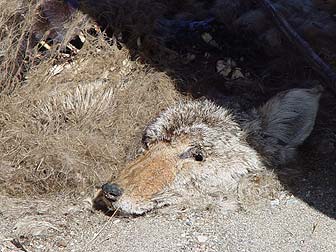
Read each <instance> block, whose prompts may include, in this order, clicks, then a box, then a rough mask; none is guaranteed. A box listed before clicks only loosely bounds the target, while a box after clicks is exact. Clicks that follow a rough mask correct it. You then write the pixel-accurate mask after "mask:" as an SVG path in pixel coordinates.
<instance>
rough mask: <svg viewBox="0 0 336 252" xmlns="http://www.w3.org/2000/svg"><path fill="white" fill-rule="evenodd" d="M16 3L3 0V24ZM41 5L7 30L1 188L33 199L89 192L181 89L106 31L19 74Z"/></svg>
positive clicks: (0, 100)
mask: <svg viewBox="0 0 336 252" xmlns="http://www.w3.org/2000/svg"><path fill="white" fill-rule="evenodd" d="M14 3H18V2H17V1H13V2H12V4H13V6H12V7H10V6H9V5H8V6H6V4H5V2H4V1H1V2H0V9H1V10H2V11H1V12H2V14H1V19H0V24H2V25H3V24H4V22H5V20H6V19H7V20H9V18H13V15H12V14H10V13H9V11H8V8H12V13H17V12H18V11H19V10H21V9H20V8H21V7H20V6H19V8H18V7H17V6H14V5H15V4H14ZM34 4H35V3H31V2H30V3H29V8H28V9H25V12H24V16H21V17H20V18H19V19H20V21H19V23H17V26H15V25H12V26H10V28H8V29H9V30H8V31H7V32H3V30H4V29H3V28H2V29H1V36H0V38H1V58H0V59H1V67H3V66H6V68H5V72H2V75H1V89H2V93H1V95H0V169H1V170H0V188H1V189H0V190H1V193H5V194H9V195H15V196H29V197H31V196H34V195H40V194H49V193H57V192H60V191H65V192H85V191H87V190H90V189H91V188H92V187H93V186H95V185H98V184H99V183H101V182H103V181H105V180H106V179H108V177H109V176H110V175H111V174H114V173H116V172H117V170H118V169H119V168H121V167H122V166H123V164H124V163H125V162H126V160H127V159H129V158H131V157H132V156H134V155H135V152H136V149H137V147H139V144H140V139H141V132H142V130H143V128H144V127H145V125H146V124H147V122H148V121H149V120H150V119H151V118H153V116H155V114H157V113H158V112H159V111H161V110H162V109H163V108H165V107H167V106H168V105H169V104H171V103H173V102H174V101H175V100H176V99H177V98H178V94H177V92H176V91H175V88H174V83H173V81H172V80H171V79H170V78H169V77H168V76H167V75H166V74H164V73H162V72H158V71H154V70H152V69H150V68H149V67H148V66H146V65H143V64H141V63H140V62H138V61H131V60H130V55H129V53H128V51H127V50H124V49H122V50H119V49H118V48H117V47H115V46H113V45H110V44H109V43H108V42H107V41H106V39H105V38H104V37H103V35H102V34H100V35H99V36H98V37H95V38H94V37H91V36H89V35H86V36H87V39H86V42H85V44H84V47H83V48H82V49H81V50H80V52H79V54H78V55H76V56H75V57H74V58H73V59H71V60H69V61H59V59H58V58H59V57H58V56H59V55H58V54H57V53H59V51H57V50H56V49H55V50H54V51H53V52H52V53H50V55H49V57H44V58H43V59H42V60H41V61H40V62H39V63H38V64H28V67H27V71H26V73H25V75H24V77H23V78H22V77H21V78H19V77H17V76H16V73H17V71H18V70H15V71H13V69H16V66H15V64H17V61H16V60H17V59H16V57H17V56H18V54H17V53H18V52H19V51H20V43H21V42H22V40H23V39H24V33H25V32H24V30H25V31H26V30H29V29H30V28H31V24H30V20H33V18H32V16H31V15H33V12H32V11H31V10H32V9H33V7H32V6H33V5H34ZM4 6H5V7H6V8H5V9H2V8H1V7H4ZM73 22H76V21H73ZM2 25H1V27H2ZM73 27H75V25H74V26H73ZM5 30H6V29H5ZM5 91H10V92H5Z"/></svg>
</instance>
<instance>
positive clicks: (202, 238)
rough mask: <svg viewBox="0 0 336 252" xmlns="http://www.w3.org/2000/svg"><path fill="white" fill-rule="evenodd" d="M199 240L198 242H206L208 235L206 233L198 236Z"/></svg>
mask: <svg viewBox="0 0 336 252" xmlns="http://www.w3.org/2000/svg"><path fill="white" fill-rule="evenodd" d="M197 240H198V242H200V243H205V242H206V241H207V240H208V237H207V236H205V235H198V236H197Z"/></svg>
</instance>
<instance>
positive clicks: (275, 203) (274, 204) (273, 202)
mask: <svg viewBox="0 0 336 252" xmlns="http://www.w3.org/2000/svg"><path fill="white" fill-rule="evenodd" d="M279 205H280V200H278V199H275V200H272V201H271V206H272V207H277V206H279Z"/></svg>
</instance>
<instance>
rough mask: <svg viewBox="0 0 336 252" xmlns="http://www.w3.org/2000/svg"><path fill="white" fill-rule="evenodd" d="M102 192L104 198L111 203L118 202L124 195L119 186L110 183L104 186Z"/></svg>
mask: <svg viewBox="0 0 336 252" xmlns="http://www.w3.org/2000/svg"><path fill="white" fill-rule="evenodd" d="M102 191H103V193H104V196H105V197H106V198H107V199H109V200H111V201H116V200H117V198H118V197H120V196H121V195H122V193H123V192H122V189H121V188H120V187H119V186H118V185H117V184H110V183H106V184H104V185H102Z"/></svg>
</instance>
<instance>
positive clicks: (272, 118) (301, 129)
mask: <svg viewBox="0 0 336 252" xmlns="http://www.w3.org/2000/svg"><path fill="white" fill-rule="evenodd" d="M322 91H323V88H322V87H321V86H318V87H314V88H311V89H291V90H288V91H285V92H282V93H279V94H278V95H276V96H275V97H273V98H271V99H270V100H269V101H268V102H267V103H266V104H265V105H263V106H262V107H260V108H259V109H258V110H259V112H260V114H261V117H262V130H263V135H264V136H265V137H266V138H267V137H271V138H274V139H276V140H277V141H278V143H279V144H280V145H281V146H283V147H285V149H288V148H295V147H297V146H298V145H300V144H302V143H303V141H304V140H305V139H306V138H307V137H308V136H309V135H310V133H311V131H312V130H313V127H314V123H315V118H316V113H317V110H318V105H319V99H320V96H321V92H322Z"/></svg>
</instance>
